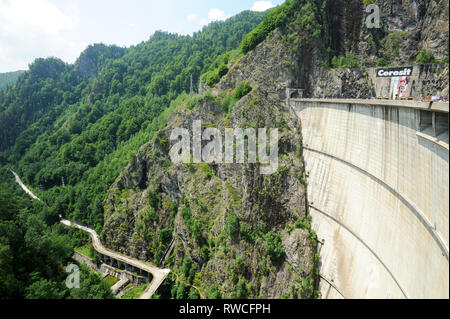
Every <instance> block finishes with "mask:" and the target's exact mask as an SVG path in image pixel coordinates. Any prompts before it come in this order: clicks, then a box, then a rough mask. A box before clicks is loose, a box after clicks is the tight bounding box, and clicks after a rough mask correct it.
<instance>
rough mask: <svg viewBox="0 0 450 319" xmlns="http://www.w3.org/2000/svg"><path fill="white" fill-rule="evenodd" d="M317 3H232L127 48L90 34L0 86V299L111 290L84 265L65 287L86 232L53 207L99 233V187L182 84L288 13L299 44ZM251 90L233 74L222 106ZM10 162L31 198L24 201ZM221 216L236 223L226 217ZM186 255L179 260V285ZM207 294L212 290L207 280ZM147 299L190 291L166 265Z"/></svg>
mask: <svg viewBox="0 0 450 319" xmlns="http://www.w3.org/2000/svg"><path fill="white" fill-rule="evenodd" d="M323 3H324V5H323V6H322V10H323V8H324V6H325V4H326V1H323ZM319 10H321V9H320V7H317V6H316V4H315V3H314V1H313V0H288V1H286V2H285V3H284V4H282V5H280V6H278V7H275V8H273V9H271V10H268V11H266V12H253V11H243V12H242V13H240V14H238V15H236V16H234V17H231V18H229V19H227V20H225V21H216V22H212V23H210V24H209V25H207V26H205V27H203V29H202V30H201V31H198V32H195V33H194V34H193V35H185V36H184V35H183V36H182V35H177V34H171V33H168V32H164V31H156V32H155V33H154V34H152V35H151V36H150V38H149V39H148V40H147V41H143V42H141V43H140V44H138V45H135V46H131V47H128V48H122V47H118V46H114V45H105V44H101V43H100V44H94V45H90V46H89V47H88V48H87V49H86V50H85V51H83V52H82V53H81V54H80V56H79V58H78V59H77V60H76V62H75V63H74V64H67V63H65V62H63V61H62V60H60V59H58V58H55V57H50V58H45V59H43V58H39V59H36V60H35V61H34V62H33V63H31V64H30V65H29V70H28V71H26V72H24V73H22V74H21V75H20V76H19V77H18V78H17V80H16V82H15V84H14V85H12V86H10V87H9V88H8V89H6V90H1V87H0V128H1V130H0V181H1V186H0V228H1V231H0V298H113V296H112V295H111V292H110V289H109V285H108V283H107V282H106V281H105V280H103V279H102V278H101V277H100V276H99V275H98V274H96V273H92V272H90V271H89V270H88V269H87V268H86V267H82V269H81V271H82V280H81V288H82V289H80V290H77V292H73V291H70V290H69V289H67V288H66V286H65V284H64V280H65V278H66V276H67V274H66V273H65V267H66V266H67V265H68V263H70V260H71V256H72V254H73V251H74V248H76V247H81V246H85V245H86V244H88V243H89V241H90V240H89V237H88V235H87V234H85V233H83V232H81V231H79V230H73V229H67V228H64V226H63V225H61V224H60V223H58V221H59V217H58V215H59V214H61V215H63V216H64V217H65V218H67V219H69V220H76V221H78V222H81V223H84V224H87V225H89V226H90V227H92V228H93V229H95V230H96V231H97V233H98V234H99V235H100V237H101V238H102V236H104V234H103V215H104V212H103V204H102V203H103V200H104V199H105V197H106V193H107V191H108V188H109V187H110V185H111V184H112V183H113V182H114V180H115V179H116V178H117V177H118V175H119V173H120V172H121V170H122V169H123V168H124V167H125V166H126V165H127V164H128V163H129V162H130V161H131V159H132V158H133V157H134V156H135V155H136V154H137V152H138V150H139V148H140V147H141V146H142V145H143V144H145V143H148V142H149V141H151V140H153V139H154V138H155V133H156V132H157V131H159V130H161V129H163V128H164V127H165V126H166V124H167V119H168V117H169V115H170V113H171V111H173V110H174V109H176V108H177V107H178V106H180V105H182V104H185V103H187V104H188V105H193V104H195V102H196V100H195V99H199V98H202V97H201V96H199V95H194V96H193V97H192V96H190V95H189V93H190V91H191V90H193V91H194V92H193V93H197V92H198V88H199V86H200V85H202V86H203V85H207V86H209V87H213V86H214V85H215V84H216V83H217V82H219V81H220V78H221V77H222V76H224V75H225V74H226V73H227V72H228V68H227V65H228V63H229V61H231V59H235V60H236V59H239V58H240V57H242V56H243V55H244V54H246V53H247V52H249V51H251V50H253V49H254V48H255V47H256V46H257V45H258V44H260V43H261V42H263V41H264V39H265V38H266V37H267V36H268V35H269V34H270V33H271V32H272V31H274V30H275V29H276V28H285V27H289V25H292V24H288V23H287V22H288V21H295V25H296V27H295V28H294V29H292V30H287V32H285V34H288V35H289V34H291V36H286V37H284V38H283V41H286V42H287V43H292V45H293V48H294V50H300V49H301V46H300V43H299V42H298V38H299V37H296V36H295V35H300V36H301V37H303V38H304V39H310V38H317V37H319V35H320V34H321V32H322V30H321V27H320V24H319V23H318V17H319V15H320V12H319ZM0 79H1V78H0ZM191 79H192V86H191ZM251 90H252V87H251V86H250V85H249V84H248V83H247V82H242V83H241V85H239V87H238V88H237V90H236V92H235V95H234V96H233V97H229V99H228V100H227V101H224V103H223V104H224V106H223V107H224V108H226V109H228V110H229V109H230V108H231V107H232V104H233V103H234V102H235V101H236V100H239V99H240V98H241V97H242V96H245V95H246V94H247V93H248V92H250V91H251ZM208 94H210V93H209V92H206V94H205V97H206V98H207V97H208ZM11 170H13V171H15V172H16V173H17V174H18V175H19V176H20V177H21V179H22V181H23V182H24V183H25V184H26V185H27V186H28V187H29V188H30V189H31V190H32V191H33V193H34V194H36V195H37V196H38V197H39V198H40V199H42V202H39V201H31V200H30V198H29V197H28V196H27V195H26V194H25V193H24V192H23V191H22V189H21V188H20V187H19V186H18V185H17V184H16V183H15V181H14V176H13V174H12V173H11ZM227 223H228V224H229V225H228V224H227V225H228V226H227V227H228V228H229V232H230V233H233V232H235V230H233V229H234V228H236V227H237V226H236V227H234V226H233V225H234V224H233V220H230V221H227ZM233 227H234V228H233ZM228 228H227V229H228ZM270 235H271V236H269V237H268V238H266V239H265V240H266V245H267V249H268V250H270V251H271V256H272V257H273V259H274V260H276V259H278V258H279V257H280V255H281V250H280V246H281V243H280V238H279V237H277V236H275V235H273V234H272V233H270ZM191 263H192V262H191V261H190V260H188V259H186V262H185V263H183V269H184V270H183V272H184V273H185V277H186V278H190V280H189V282H188V283H187V284H192V279H193V274H192V272H193V269H194V268H191V267H190V265H191ZM242 285H243V283H242ZM242 285H241V286H242ZM241 290H242V289H241ZM244 290H245V289H244ZM210 295H211V296H213V297H214V296H215V297H217V298H220V293H219V292H218V290H217V287H211V291H210ZM244 295H245V294H244V293H242V292H241V293H239V292H236V296H237V297H239V296H241V297H242V296H244ZM154 297H155V298H158V297H160V298H188V297H189V298H198V297H199V295H198V293H197V291H196V290H195V289H193V288H192V287H191V288H189V287H187V286H186V285H185V284H184V283H181V282H178V281H177V279H176V278H174V277H173V275H172V274H171V275H170V276H169V277H168V280H166V281H165V282H164V283H163V285H162V286H161V288H160V289H159V290H158V294H156V295H155V296H154Z"/></svg>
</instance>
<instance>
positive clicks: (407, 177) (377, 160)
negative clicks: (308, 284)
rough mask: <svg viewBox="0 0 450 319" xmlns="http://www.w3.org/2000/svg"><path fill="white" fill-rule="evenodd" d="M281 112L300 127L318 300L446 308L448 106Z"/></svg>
mask: <svg viewBox="0 0 450 319" xmlns="http://www.w3.org/2000/svg"><path fill="white" fill-rule="evenodd" d="M287 103H288V104H289V106H290V108H291V110H292V111H293V112H294V113H295V115H296V116H298V117H299V118H300V120H301V125H302V135H303V155H304V159H305V169H306V172H307V176H308V203H309V213H310V214H311V216H312V228H313V229H314V230H315V231H316V232H317V235H318V238H319V241H320V244H319V249H320V263H319V270H320V275H321V278H322V279H323V280H321V281H320V285H319V288H320V291H321V295H322V298H448V297H449V263H448V246H449V219H448V215H449V196H448V185H449V180H448V177H449V174H448V172H449V166H448V165H449V163H448V154H449V150H448V103H429V102H416V101H390V100H385V101H383V100H381V101H380V100H326V99H288V100H287Z"/></svg>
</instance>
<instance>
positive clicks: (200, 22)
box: [198, 18, 209, 26]
mask: <svg viewBox="0 0 450 319" xmlns="http://www.w3.org/2000/svg"><path fill="white" fill-rule="evenodd" d="M208 22H209V21H208V19H204V18H201V19H200V20H199V21H198V24H199V25H201V26H204V25H207V24H208Z"/></svg>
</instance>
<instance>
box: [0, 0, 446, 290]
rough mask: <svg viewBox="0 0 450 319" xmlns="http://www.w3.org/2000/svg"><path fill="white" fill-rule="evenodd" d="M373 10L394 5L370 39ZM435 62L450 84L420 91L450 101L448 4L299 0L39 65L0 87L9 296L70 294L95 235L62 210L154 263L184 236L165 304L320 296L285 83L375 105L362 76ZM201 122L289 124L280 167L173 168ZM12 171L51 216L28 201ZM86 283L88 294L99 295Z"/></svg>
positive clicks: (172, 259)
mask: <svg viewBox="0 0 450 319" xmlns="http://www.w3.org/2000/svg"><path fill="white" fill-rule="evenodd" d="M369 3H376V4H378V5H379V6H380V7H381V8H382V21H381V28H379V29H367V28H365V27H364V20H365V13H364V8H365V5H367V4H369ZM435 62H440V63H441V64H442V65H443V67H442V68H440V69H439V74H436V75H435V76H436V78H439V79H440V80H439V81H434V82H433V81H430V83H429V84H427V85H426V86H424V88H425V90H428V91H429V92H431V93H433V92H439V93H441V92H442V93H443V94H444V95H445V92H446V94H447V96H448V1H444V0H411V1H395V0H377V1H366V0H364V1H361V0H350V1H344V0H342V1H341V0H336V1H326V0H288V1H286V2H285V3H284V4H282V5H280V6H278V7H276V8H274V9H272V10H270V11H269V12H266V13H255V12H249V11H247V12H243V13H241V14H239V15H237V16H235V17H233V18H230V19H228V20H226V21H224V22H214V23H212V24H210V25H209V26H207V27H205V28H204V29H203V30H202V31H201V32H197V33H195V34H194V35H193V36H179V35H173V34H167V33H165V32H156V33H155V34H154V35H152V36H151V38H150V39H149V40H148V41H145V42H142V43H141V44H139V45H136V46H134V47H131V48H119V47H115V46H105V45H101V44H100V45H99V44H97V45H93V46H90V47H89V48H88V49H87V50H86V51H85V52H83V53H82V54H81V55H80V57H79V59H78V60H77V61H76V63H75V64H74V65H67V64H65V63H63V62H62V61H60V60H58V59H57V58H49V59H38V60H36V61H35V62H34V63H33V64H32V65H31V66H30V70H29V71H27V72H26V73H25V74H23V75H22V76H21V77H20V78H19V80H18V81H17V83H16V84H15V85H14V86H13V87H11V88H10V89H8V90H6V91H4V92H1V91H0V127H1V128H2V129H1V131H0V163H1V165H2V168H1V169H0V176H1V180H2V181H5V183H4V184H2V189H1V190H2V192H1V193H0V194H1V196H2V197H1V198H0V199H1V200H0V205H2V212H3V211H5V212H7V213H5V214H3V215H2V217H1V223H0V227H3V228H4V229H5V231H2V232H1V234H2V235H0V236H1V237H0V253H1V254H2V255H1V256H2V257H1V259H0V268H1V270H2V271H1V272H0V287H1V290H0V291H1V296H2V297H11V296H14V297H18V296H19V297H20V296H22V297H23V296H25V297H35V296H39V293H42V291H50V292H51V293H49V294H50V296H53V297H71V296H72V295H71V294H72V292H69V291H67V289H66V288H65V287H64V285H63V282H62V278H61V276H63V275H64V272H62V273H63V274H62V275H61V269H62V267H63V266H64V265H66V262H67V260H68V258H69V257H70V254H71V252H72V251H73V247H74V246H79V245H81V244H83V243H85V242H87V237H86V236H85V235H81V234H80V233H79V232H76V231H72V230H69V231H68V230H66V229H62V226H60V225H59V224H57V223H56V221H57V214H59V213H61V214H63V215H64V216H65V217H67V218H69V219H73V220H77V221H80V222H84V223H87V224H89V225H91V226H92V227H93V228H95V229H96V230H97V231H98V233H99V234H100V235H101V238H102V241H104V242H105V245H107V246H109V247H111V248H113V249H115V250H118V251H120V252H123V253H126V254H128V255H130V256H134V257H137V258H141V259H143V260H147V261H151V262H154V263H156V264H157V263H158V262H159V261H160V258H161V257H162V254H163V253H164V251H165V249H166V248H167V247H168V245H169V243H170V242H171V241H172V239H173V242H174V245H175V249H174V251H173V253H172V254H171V255H170V256H169V257H168V259H167V260H166V262H167V263H166V266H167V267H169V268H171V271H172V272H171V274H170V275H169V276H168V277H167V279H166V280H165V281H164V283H163V285H162V286H161V287H160V288H159V289H158V291H157V294H156V295H155V297H160V298H171V297H172V298H198V297H199V296H202V297H207V298H220V297H230V298H238V297H240V298H244V297H266V298H280V297H281V298H313V297H317V296H318V293H317V290H316V288H317V287H316V285H317V278H318V273H317V262H318V258H319V256H318V254H316V246H317V238H316V236H315V233H314V231H313V230H311V226H310V222H309V217H308V214H307V209H306V207H307V198H306V187H307V180H306V175H305V172H304V169H303V157H302V144H301V134H300V127H301V126H300V125H301V123H298V121H297V120H296V119H295V118H292V116H290V113H289V110H288V109H286V105H285V103H284V102H283V100H284V98H285V89H286V87H300V88H304V89H305V93H306V95H307V96H322V95H323V94H324V93H323V92H324V88H327V87H329V88H330V89H329V90H330V92H331V93H330V92H329V93H328V95H330V96H334V97H370V96H371V90H373V84H372V83H371V81H370V79H369V78H368V76H367V71H366V70H365V69H364V68H365V67H368V66H377V65H379V66H385V65H397V64H409V63H414V64H427V63H435ZM191 76H192V80H193V85H192V87H193V93H192V94H188V93H190V91H191ZM433 76H434V75H433ZM194 119H199V120H202V122H203V124H204V128H206V127H211V126H215V127H217V128H220V129H222V130H223V129H224V128H225V127H243V128H245V127H252V128H258V127H269V128H278V130H279V137H280V140H279V152H280V154H279V161H280V163H279V168H278V171H277V172H276V173H274V174H272V175H270V176H266V177H264V176H262V175H259V166H258V164H248V163H245V164H229V165H209V164H205V163H203V164H183V165H178V164H174V163H171V161H170V158H169V156H168V150H169V148H170V143H169V140H168V134H170V131H171V129H172V128H174V127H179V126H181V127H186V128H189V129H190V128H191V127H192V121H193V120H194ZM9 168H12V169H14V170H15V171H16V172H17V173H18V174H19V175H20V176H21V177H22V179H23V180H24V182H25V183H26V184H27V185H29V186H30V187H31V188H33V190H34V192H35V193H36V194H37V195H38V196H39V197H40V198H42V199H43V201H44V202H45V203H46V205H48V206H46V205H45V204H43V203H39V202H33V203H30V202H29V200H27V199H26V198H24V195H23V194H22V193H21V192H19V189H18V187H17V186H16V185H14V181H13V176H12V174H11V173H10V172H9V170H8V169H9ZM3 207H4V209H3ZM55 223H56V224H55ZM85 276H86V277H85V278H86V287H89V284H88V283H89V282H91V283H92V286H95V285H97V287H100V286H101V285H102V282H101V280H100V281H98V280H97V279H96V278H95V277H92V278H91V277H89V276H90V275H88V273H86V275H85ZM89 280H91V281H89ZM45 287H48V289H44V288H45ZM98 291H101V292H102V293H104V297H108V296H109V295H108V294H107V292H105V291H104V290H102V289H101V288H98ZM89 296H90V297H92V296H93V294H90V290H89V288H86V289H85V291H84V295H82V297H89ZM72 297H73V296H72Z"/></svg>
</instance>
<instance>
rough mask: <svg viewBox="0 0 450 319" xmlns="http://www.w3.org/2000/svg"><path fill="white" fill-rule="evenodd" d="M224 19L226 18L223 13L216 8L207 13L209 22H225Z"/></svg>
mask: <svg viewBox="0 0 450 319" xmlns="http://www.w3.org/2000/svg"><path fill="white" fill-rule="evenodd" d="M226 18H228V17H227V16H226V15H225V12H223V11H222V10H219V9H217V8H213V9H211V10H209V12H208V19H209V21H217V20H225V19H226Z"/></svg>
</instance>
